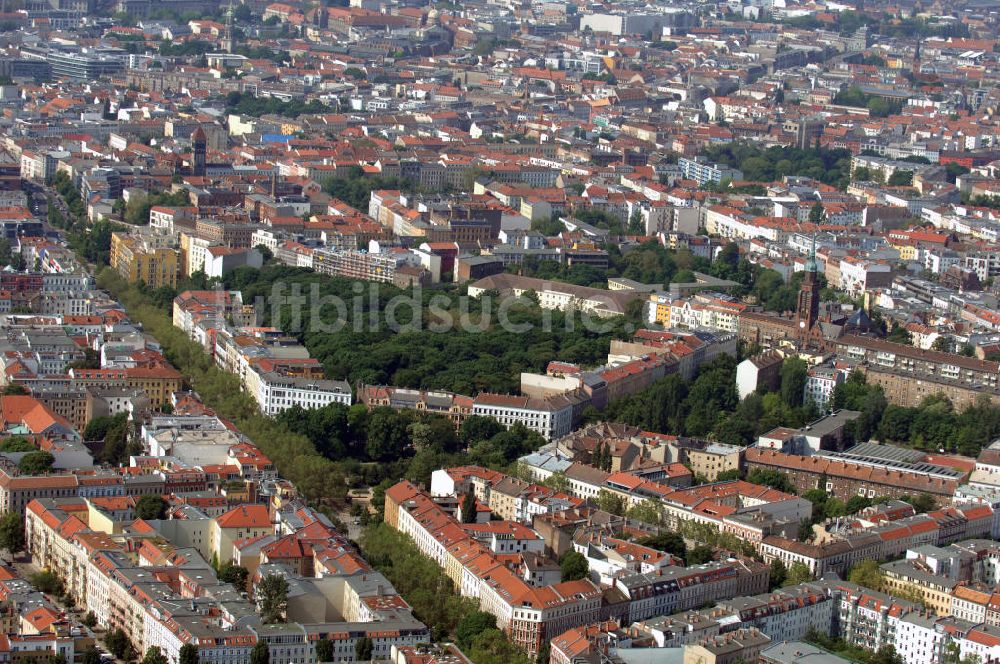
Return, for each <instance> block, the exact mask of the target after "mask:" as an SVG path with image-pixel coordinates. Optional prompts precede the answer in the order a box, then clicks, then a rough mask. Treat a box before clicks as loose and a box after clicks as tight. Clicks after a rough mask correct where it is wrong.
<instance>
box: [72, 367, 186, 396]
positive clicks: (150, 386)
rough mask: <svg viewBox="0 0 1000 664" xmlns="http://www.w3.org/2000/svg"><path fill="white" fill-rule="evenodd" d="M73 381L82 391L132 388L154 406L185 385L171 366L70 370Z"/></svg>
mask: <svg viewBox="0 0 1000 664" xmlns="http://www.w3.org/2000/svg"><path fill="white" fill-rule="evenodd" d="M69 376H70V380H71V381H72V383H73V384H74V385H79V386H81V387H91V386H94V387H129V388H135V389H139V390H143V391H144V392H145V393H146V395H147V396H148V397H149V402H150V403H151V404H155V405H159V404H164V403H168V402H169V401H170V397H171V396H172V395H173V393H174V392H178V391H180V389H181V387H183V385H184V376H182V375H181V372H179V371H177V369H174V368H173V367H171V366H168V365H160V366H154V367H131V368H127V369H75V368H74V369H70V371H69Z"/></svg>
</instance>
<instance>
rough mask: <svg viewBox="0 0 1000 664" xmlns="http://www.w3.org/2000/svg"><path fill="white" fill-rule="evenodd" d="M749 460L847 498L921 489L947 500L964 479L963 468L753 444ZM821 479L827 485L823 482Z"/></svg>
mask: <svg viewBox="0 0 1000 664" xmlns="http://www.w3.org/2000/svg"><path fill="white" fill-rule="evenodd" d="M745 460H746V468H747V470H748V471H753V470H757V469H760V470H774V471H777V472H779V473H782V474H784V475H786V476H787V477H788V478H789V480H790V481H791V482H792V484H793V485H794V486H795V488H796V489H797V490H798V491H799V492H800V493H801V492H805V491H809V490H810V489H816V488H819V489H821V490H824V491H826V492H828V493H830V494H831V495H833V496H836V497H837V498H838V499H840V500H845V501H846V500H849V499H850V498H851V497H852V496H867V497H870V498H874V497H875V496H889V497H896V498H899V497H903V496H909V495H916V494H920V493H929V494H930V495H932V496H934V497H935V498H936V499H937V500H938V501H945V500H950V499H951V496H952V495H954V493H955V489H956V488H957V487H958V485H959V484H961V482H962V479H963V474H962V473H961V472H959V471H954V470H952V469H946V468H934V469H931V468H922V467H912V466H911V467H905V466H904V467H898V465H897V464H894V463H891V462H887V461H886V460H882V461H881V462H880V461H879V460H877V459H874V460H864V459H860V458H851V457H850V456H844V457H836V456H832V455H831V454H830V453H827V454H824V455H822V456H816V455H813V456H801V455H798V454H785V453H783V452H781V451H779V450H776V449H764V448H759V447H752V448H748V449H747V450H746V452H745ZM925 465H929V464H925ZM931 470H933V472H930V471H931ZM821 481H822V482H825V483H826V486H819V484H820V483H821Z"/></svg>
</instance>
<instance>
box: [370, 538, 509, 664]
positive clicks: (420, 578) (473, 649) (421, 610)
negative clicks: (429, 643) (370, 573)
mask: <svg viewBox="0 0 1000 664" xmlns="http://www.w3.org/2000/svg"><path fill="white" fill-rule="evenodd" d="M360 545H361V552H362V554H363V555H364V557H365V560H367V561H368V562H369V563H371V565H372V567H374V568H375V569H377V570H378V571H379V572H381V573H382V574H384V575H385V577H386V578H387V579H389V581H390V582H391V583H392V585H393V586H394V587H395V588H396V590H397V591H399V593H400V594H401V595H403V596H404V597H406V599H407V601H408V602H409V603H410V606H412V607H413V613H414V615H415V616H416V617H417V618H418V619H420V620H421V621H423V622H424V624H426V625H427V626H428V627H429V628H430V629H431V634H432V638H433V640H434V641H440V640H444V639H446V638H449V637H454V638H455V639H456V641H458V640H459V639H461V641H460V643H464V644H466V645H467V648H463V650H464V652H465V653H466V654H467V655H469V656H470V657H472V659H473V661H475V662H477V664H478V663H480V662H488V663H489V664H501V663H503V662H510V663H511V664H527V658H525V657H524V655H523V654H522V653H521V652H520V651H519V650H517V649H516V648H515V647H514V646H513V645H512V644H511V643H510V642H509V641H508V640H507V639H506V637H505V636H504V635H503V633H502V632H500V631H499V630H496V629H493V628H490V627H488V624H489V619H488V618H485V617H483V616H479V615H478V610H477V606H476V604H475V603H474V602H473V601H472V600H470V599H468V598H464V597H461V596H459V595H458V594H457V593H456V592H455V588H454V585H453V584H452V582H451V579H449V578H448V577H447V576H446V575H445V573H444V571H443V570H442V569H441V568H440V567H438V566H437V564H435V563H434V561H433V560H430V559H429V558H427V557H426V556H424V555H423V554H422V553H420V550H419V549H418V548H417V546H416V545H415V544H414V543H413V540H411V539H410V538H408V537H407V536H405V535H403V534H401V533H399V532H397V531H396V530H393V529H392V528H391V527H389V526H388V525H386V524H384V523H383V524H378V525H376V526H372V527H369V528H367V529H366V530H364V531H363V532H362V534H361V539H360ZM484 627H485V629H482V631H478V633H477V631H476V630H477V629H480V628H484Z"/></svg>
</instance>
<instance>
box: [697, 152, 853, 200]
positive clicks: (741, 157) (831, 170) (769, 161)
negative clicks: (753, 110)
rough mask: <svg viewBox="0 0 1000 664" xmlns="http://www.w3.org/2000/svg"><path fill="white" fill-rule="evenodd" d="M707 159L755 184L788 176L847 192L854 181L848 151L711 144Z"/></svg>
mask: <svg viewBox="0 0 1000 664" xmlns="http://www.w3.org/2000/svg"><path fill="white" fill-rule="evenodd" d="M704 152H705V156H706V157H707V158H708V159H709V160H710V161H713V162H718V163H722V164H725V165H726V166H732V167H735V168H739V169H740V171H742V172H743V178H744V179H745V180H748V181H751V182H773V181H774V180H777V179H779V178H782V177H784V176H786V175H805V176H807V177H811V178H814V179H816V180H819V181H820V182H822V183H824V184H828V185H832V186H835V187H837V188H839V189H845V188H846V187H847V184H848V183H849V182H850V172H851V153H850V151H849V150H844V149H839V148H838V149H834V150H831V149H827V148H820V149H819V150H816V149H813V148H805V149H804V148H795V147H784V146H775V147H770V148H767V149H761V148H759V147H757V146H755V145H753V144H750V143H743V142H732V143H721V144H718V145H710V146H708V147H707V148H705V150H704Z"/></svg>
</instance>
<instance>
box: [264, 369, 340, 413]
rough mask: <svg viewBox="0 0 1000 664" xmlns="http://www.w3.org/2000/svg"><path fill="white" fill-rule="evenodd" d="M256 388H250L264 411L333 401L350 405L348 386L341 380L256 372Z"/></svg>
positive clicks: (309, 407) (325, 403)
mask: <svg viewBox="0 0 1000 664" xmlns="http://www.w3.org/2000/svg"><path fill="white" fill-rule="evenodd" d="M257 374H258V376H259V379H258V381H257V384H258V389H257V390H255V391H252V392H251V395H252V396H253V397H254V399H255V400H256V401H257V405H258V406H259V407H260V410H261V412H262V413H264V414H265V415H270V416H274V415H277V414H278V413H280V412H282V411H284V410H287V409H289V408H291V407H292V406H300V407H302V408H306V409H311V408H322V407H323V406H328V405H329V404H332V403H339V404H343V405H345V406H350V405H351V398H352V393H351V386H350V385H349V384H348V383H347V381H344V380H326V379H315V378H300V377H296V376H283V375H281V374H278V373H276V372H273V371H268V372H257Z"/></svg>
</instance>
